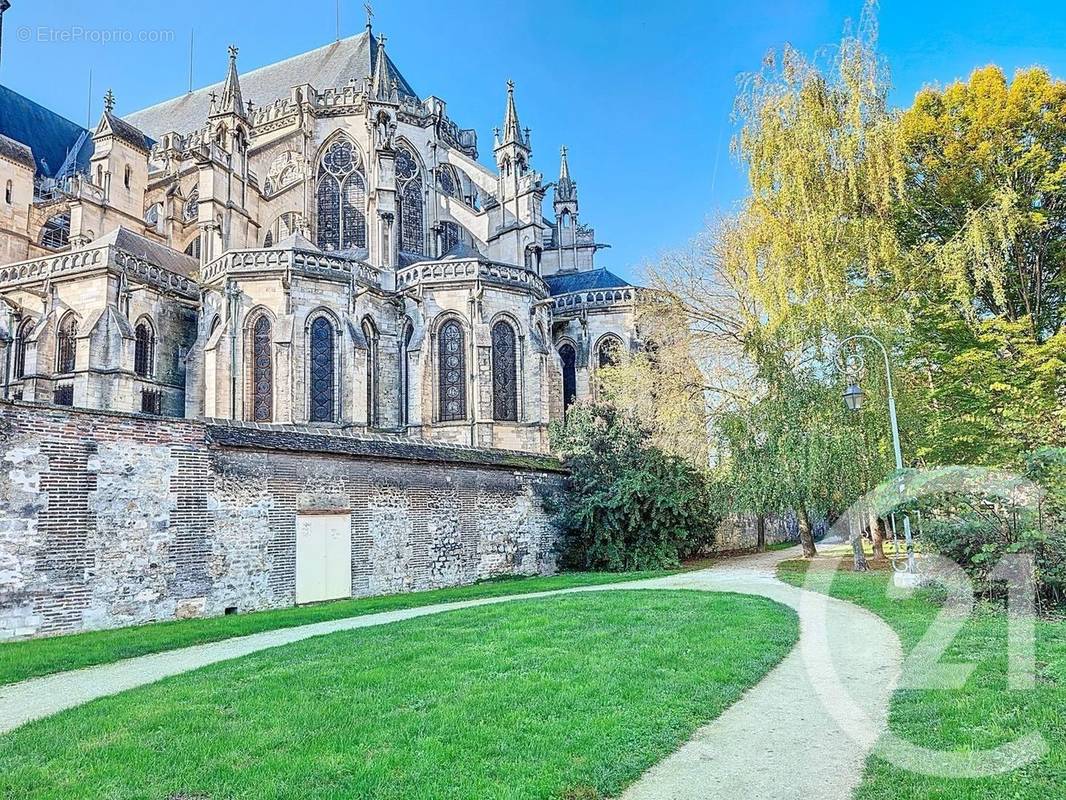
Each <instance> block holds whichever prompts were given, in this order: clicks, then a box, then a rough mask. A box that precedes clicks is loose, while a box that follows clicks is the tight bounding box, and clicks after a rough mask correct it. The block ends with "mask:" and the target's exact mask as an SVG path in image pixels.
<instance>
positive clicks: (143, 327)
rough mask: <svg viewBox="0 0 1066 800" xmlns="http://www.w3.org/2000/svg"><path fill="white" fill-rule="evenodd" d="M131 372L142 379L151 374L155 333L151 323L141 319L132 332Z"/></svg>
mask: <svg viewBox="0 0 1066 800" xmlns="http://www.w3.org/2000/svg"><path fill="white" fill-rule="evenodd" d="M134 337H135V338H134V348H133V371H134V372H135V373H137V375H139V376H140V377H142V378H147V377H149V376H150V375H151V374H152V361H153V355H154V352H153V351H154V350H155V333H154V332H153V330H152V325H151V323H150V322H149V321H148V320H146V319H142V320H141V321H140V322H138V323H137V328H136V329H135V330H134Z"/></svg>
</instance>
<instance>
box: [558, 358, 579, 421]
mask: <svg viewBox="0 0 1066 800" xmlns="http://www.w3.org/2000/svg"><path fill="white" fill-rule="evenodd" d="M559 358H560V359H561V360H562V362H563V408H564V409H567V408H570V406H571V405H572V404H573V402H574V400H575V399H577V351H576V350H574V346H573V345H571V344H564V345H563V346H562V347H560V348H559Z"/></svg>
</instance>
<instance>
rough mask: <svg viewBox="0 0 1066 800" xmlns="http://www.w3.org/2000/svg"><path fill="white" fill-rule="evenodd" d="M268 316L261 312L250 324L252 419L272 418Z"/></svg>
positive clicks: (272, 391)
mask: <svg viewBox="0 0 1066 800" xmlns="http://www.w3.org/2000/svg"><path fill="white" fill-rule="evenodd" d="M272 350H273V343H272V342H271V331H270V318H269V317H267V315H266V314H263V315H262V316H260V317H259V319H257V320H256V321H255V325H253V326H252V421H254V422H270V421H272V420H273V419H274V359H273V353H272V352H271V351H272Z"/></svg>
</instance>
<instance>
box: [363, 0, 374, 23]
mask: <svg viewBox="0 0 1066 800" xmlns="http://www.w3.org/2000/svg"><path fill="white" fill-rule="evenodd" d="M363 8H365V9H366V26H367V27H368V28H369V27H370V26H371V25H373V23H374V6H372V5H370V3H363Z"/></svg>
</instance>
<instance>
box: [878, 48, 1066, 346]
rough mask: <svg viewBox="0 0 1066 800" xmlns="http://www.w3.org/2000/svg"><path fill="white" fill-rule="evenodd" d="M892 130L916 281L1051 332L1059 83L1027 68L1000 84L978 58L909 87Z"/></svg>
mask: <svg viewBox="0 0 1066 800" xmlns="http://www.w3.org/2000/svg"><path fill="white" fill-rule="evenodd" d="M900 131H901V137H902V141H901V145H902V151H903V153H904V158H905V163H906V173H905V174H906V192H905V202H904V203H903V205H902V206H901V208H900V211H899V230H900V234H901V237H902V240H903V243H904V245H905V246H907V247H910V248H913V250H914V254H915V256H916V257H917V258H916V261H915V263H916V265H917V266H918V267H919V270H918V271H919V274H920V275H921V276H924V280H922V283H921V285H922V289H923V290H924V291H926V292H928V293H929V294H930V295H932V296H933V297H937V298H942V299H945V300H950V301H952V302H953V304H954V305H955V306H956V308H957V309H958V310H959V311H960V312H961V313H962V314H963V315H965V316H966V317H967V318H969V319H971V320H975V321H976V320H983V319H988V318H990V317H995V318H998V319H1003V320H1006V321H1008V322H1012V323H1021V324H1023V325H1024V327H1025V328H1026V329H1027V330H1028V333H1029V336H1030V338H1031V339H1032V340H1033V341H1034V342H1036V343H1040V342H1044V341H1046V340H1047V339H1049V338H1050V337H1052V336H1054V335H1055V334H1056V333H1057V332H1058V331H1059V330H1060V329H1061V328H1062V325H1063V322H1064V316H1063V315H1064V309H1066V305H1064V300H1066V272H1064V267H1066V147H1064V146H1063V143H1064V142H1066V82H1064V81H1056V80H1053V79H1052V78H1051V77H1050V76H1049V75H1048V73H1047V71H1046V70H1044V69H1041V68H1033V69H1028V70H1021V71H1019V72H1018V73H1017V74H1016V75H1015V76H1014V79H1013V81H1011V82H1010V83H1008V82H1007V79H1006V76H1005V75H1004V74H1003V71H1002V70H1001V69H1000V68H999V67H996V66H988V67H984V68H983V69H978V70H976V71H974V73H973V74H972V75H971V76H970V80H969V81H967V82H962V81H958V82H955V83H953V84H951V85H950V86H948V87H947V88H946V89H942V90H941V89H935V88H927V89H924V90H922V91H921V92H919V93H918V95H917V97H916V98H915V100H914V104H913V106H911V108H910V109H908V110H907V111H906V112H905V113H904V114H903V115H902V117H901V120H900ZM924 265H932V266H933V267H935V268H934V269H928V268H924ZM916 277H917V276H916Z"/></svg>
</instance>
